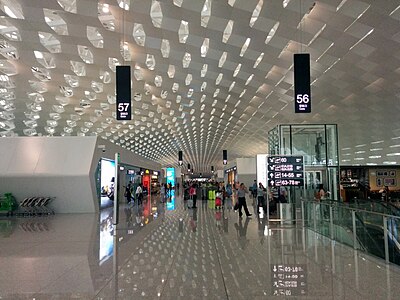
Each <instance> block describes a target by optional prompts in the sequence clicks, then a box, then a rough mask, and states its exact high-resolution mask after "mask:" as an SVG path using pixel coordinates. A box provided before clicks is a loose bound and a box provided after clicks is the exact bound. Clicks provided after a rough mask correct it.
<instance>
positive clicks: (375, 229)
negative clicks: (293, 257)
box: [306, 200, 400, 265]
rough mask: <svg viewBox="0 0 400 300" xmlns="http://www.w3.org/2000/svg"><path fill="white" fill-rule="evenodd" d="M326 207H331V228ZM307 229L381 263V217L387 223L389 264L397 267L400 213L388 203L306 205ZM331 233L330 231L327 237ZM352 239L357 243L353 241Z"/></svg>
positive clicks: (399, 244)
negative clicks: (331, 238)
mask: <svg viewBox="0 0 400 300" xmlns="http://www.w3.org/2000/svg"><path fill="white" fill-rule="evenodd" d="M329 206H330V207H332V216H333V223H332V225H333V227H331V226H332V225H330V222H331V221H330V216H329ZM306 207H307V213H306V219H307V220H308V221H307V224H308V226H309V227H310V228H311V229H313V230H315V231H317V232H319V233H320V234H322V235H325V236H327V237H333V239H335V240H337V241H338V242H341V243H343V244H346V245H349V246H351V247H352V246H354V245H356V248H357V249H359V250H361V251H364V252H366V253H369V254H371V255H374V256H376V257H379V258H382V259H385V232H384V221H383V220H384V216H385V217H386V220H387V237H388V246H389V247H388V248H389V249H388V250H389V251H388V254H389V261H390V262H392V263H394V264H397V265H400V239H399V235H398V231H400V219H399V218H396V217H400V210H399V208H397V207H396V206H394V205H391V204H390V203H385V202H380V201H368V200H366V201H364V200H363V201H357V202H354V203H351V204H348V203H340V202H337V201H323V202H315V201H312V202H308V203H307V204H306ZM352 211H354V212H355V225H356V234H355V235H354V232H353V222H352ZM331 231H333V232H332V233H331ZM354 237H355V238H356V239H357V240H356V241H354Z"/></svg>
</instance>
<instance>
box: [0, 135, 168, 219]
mask: <svg viewBox="0 0 400 300" xmlns="http://www.w3.org/2000/svg"><path fill="white" fill-rule="evenodd" d="M100 144H101V145H105V147H106V148H105V149H106V151H105V152H102V150H101V149H99V148H98V147H97V146H98V145H100ZM117 151H118V152H120V154H121V162H124V163H128V164H131V165H134V166H139V167H144V168H149V169H153V170H160V168H161V166H160V164H158V163H154V162H152V161H149V160H146V159H145V158H143V157H141V156H138V155H135V154H133V153H131V152H130V151H128V150H125V149H123V148H122V147H118V146H116V145H114V144H112V143H110V142H108V141H105V140H102V139H100V138H99V139H98V138H97V137H13V138H1V139H0V153H1V155H0V194H4V193H5V192H11V193H12V194H13V195H14V196H15V197H16V199H17V201H19V202H20V201H22V200H23V199H24V198H26V197H33V196H50V197H56V199H55V201H54V202H53V203H52V208H53V209H54V210H55V211H56V212H57V213H87V212H95V211H98V209H99V200H98V199H97V193H96V186H95V177H94V176H95V171H96V167H97V163H98V161H99V159H100V158H101V157H106V158H114V153H115V152H117Z"/></svg>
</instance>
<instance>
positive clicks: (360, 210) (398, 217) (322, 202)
mask: <svg viewBox="0 0 400 300" xmlns="http://www.w3.org/2000/svg"><path fill="white" fill-rule="evenodd" d="M303 200H304V201H306V202H312V203H318V204H322V205H328V206H329V205H330V204H328V203H324V202H328V201H329V202H332V204H334V205H336V206H340V207H343V208H345V209H348V210H354V211H358V212H364V213H370V214H374V215H379V216H382V217H389V218H393V219H398V220H400V216H394V215H389V214H383V213H379V212H376V211H370V210H366V209H360V208H356V207H349V206H346V205H342V203H341V202H338V201H335V200H322V201H315V200H306V199H303Z"/></svg>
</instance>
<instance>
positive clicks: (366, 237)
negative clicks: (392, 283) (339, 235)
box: [355, 212, 400, 265]
mask: <svg viewBox="0 0 400 300" xmlns="http://www.w3.org/2000/svg"><path fill="white" fill-rule="evenodd" d="M355 215H356V227H357V238H358V240H359V241H360V243H362V245H363V246H364V248H365V251H366V252H368V253H370V254H372V255H375V256H377V257H380V258H382V259H385V234H384V226H383V224H379V223H375V222H370V221H365V220H363V218H362V217H361V216H360V214H359V213H357V212H356V214H355ZM393 222H395V219H393V218H388V244H389V261H390V262H392V263H395V264H397V265H400V243H399V239H398V234H397V226H398V224H396V223H397V222H396V223H393Z"/></svg>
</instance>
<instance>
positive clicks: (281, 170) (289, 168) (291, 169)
mask: <svg viewBox="0 0 400 300" xmlns="http://www.w3.org/2000/svg"><path fill="white" fill-rule="evenodd" d="M267 161H268V167H267V169H268V175H267V176H268V186H275V187H279V186H303V185H304V160H303V157H302V156H281V155H274V156H269V157H268V159H267Z"/></svg>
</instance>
